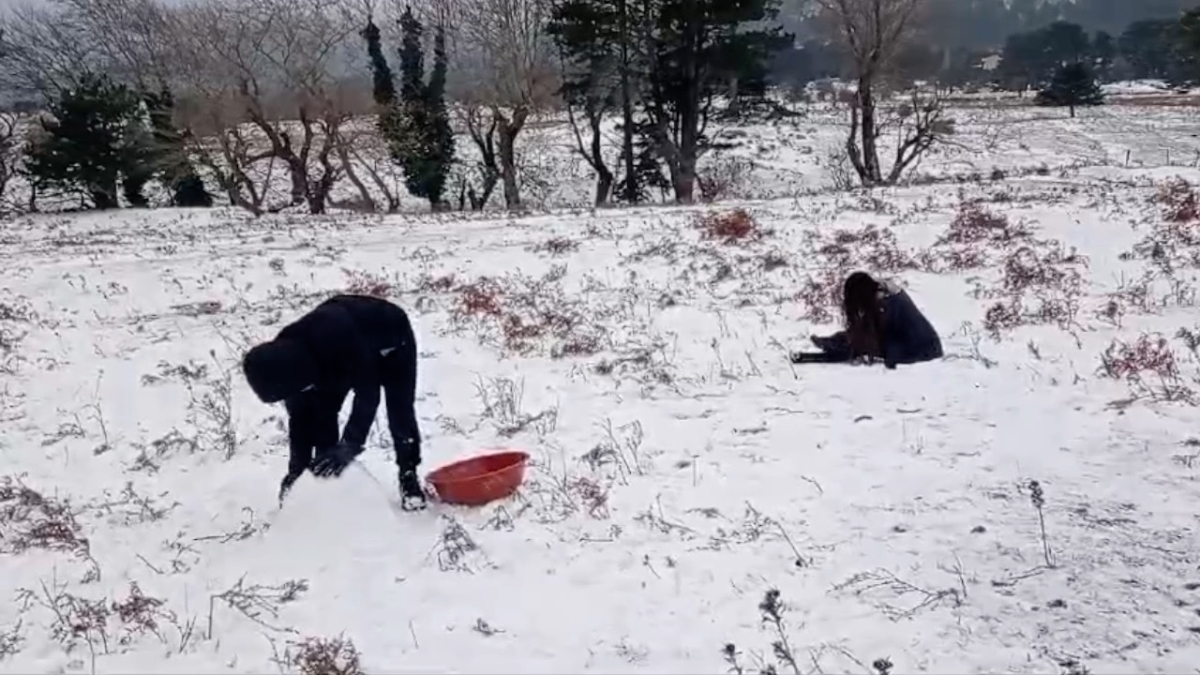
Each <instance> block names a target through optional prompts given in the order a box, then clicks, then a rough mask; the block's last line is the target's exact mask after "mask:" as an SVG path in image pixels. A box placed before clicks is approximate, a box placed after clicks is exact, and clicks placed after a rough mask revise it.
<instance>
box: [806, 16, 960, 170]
mask: <svg viewBox="0 0 1200 675" xmlns="http://www.w3.org/2000/svg"><path fill="white" fill-rule="evenodd" d="M815 2H816V4H817V6H818V8H819V9H820V10H821V12H822V18H823V19H824V20H826V21H828V23H829V25H830V26H831V27H832V29H833V30H834V31H836V33H837V34H838V36H839V37H840V38H841V41H842V42H843V44H844V46H845V48H846V50H847V53H848V55H849V58H850V66H851V70H852V72H853V75H854V78H855V82H856V85H857V87H856V90H855V92H854V94H853V99H852V100H851V102H850V103H851V105H850V133H849V136H848V137H847V139H846V153H847V155H848V156H849V159H850V162H851V164H852V165H853V166H854V170H855V172H856V173H857V174H858V177H859V179H860V180H861V181H862V184H863V185H865V186H867V187H871V186H875V185H890V184H893V183H895V182H896V181H898V180H899V179H900V177H901V176H902V175H903V174H904V172H905V170H907V169H908V168H909V167H910V166H912V165H913V163H914V162H916V161H917V160H918V159H919V158H920V157H921V155H922V154H923V153H924V152H925V151H926V150H928V149H929V147H930V146H931V145H932V144H933V143H934V142H935V141H936V140H937V139H938V137H939V136H940V135H943V134H945V133H948V132H949V130H950V129H949V125H948V122H947V121H946V120H945V119H944V117H943V110H944V109H943V106H942V104H941V101H940V99H938V98H937V97H936V96H935V97H933V98H930V99H921V98H919V97H917V96H915V95H914V98H913V100H912V102H911V104H908V105H904V106H900V107H899V108H896V109H893V110H892V111H891V113H892V118H891V120H890V121H887V122H881V121H880V119H879V108H880V104H879V99H880V94H881V91H884V90H886V88H887V87H886V85H887V78H888V76H889V74H890V73H891V72H892V70H893V69H894V68H895V66H896V63H897V57H898V56H899V54H900V51H901V50H902V49H903V48H904V47H905V45H907V44H909V43H910V42H911V41H912V39H913V38H914V36H915V35H916V32H917V30H918V28H919V25H920V19H921V18H922V15H923V10H924V9H925V8H926V3H927V0H815ZM891 126H894V127H896V128H897V129H898V133H899V134H900V137H899V139H898V143H897V152H896V157H895V159H894V160H893V162H892V166H891V168H890V169H889V170H888V171H887V172H886V173H885V171H884V168H883V166H882V165H881V163H880V160H879V140H880V137H881V136H882V134H883V132H884V131H885V130H886V129H887V128H888V127H891Z"/></svg>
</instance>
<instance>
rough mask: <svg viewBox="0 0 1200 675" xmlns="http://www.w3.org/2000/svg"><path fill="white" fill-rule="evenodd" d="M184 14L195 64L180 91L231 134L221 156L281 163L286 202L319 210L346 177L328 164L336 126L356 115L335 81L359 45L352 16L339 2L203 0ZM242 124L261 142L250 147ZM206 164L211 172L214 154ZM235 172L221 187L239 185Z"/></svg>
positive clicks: (337, 138)
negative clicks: (184, 90)
mask: <svg viewBox="0 0 1200 675" xmlns="http://www.w3.org/2000/svg"><path fill="white" fill-rule="evenodd" d="M182 15H183V16H185V17H186V20H185V25H186V27H187V34H188V36H187V38H186V39H188V40H189V41H190V42H191V45H192V47H191V50H190V57H191V58H193V59H195V63H196V64H197V66H198V67H197V68H195V71H194V75H193V77H192V78H191V80H190V82H189V86H188V87H187V88H188V89H189V90H190V91H192V92H194V93H196V94H198V95H200V97H201V98H202V99H206V100H207V104H206V105H208V106H210V110H209V111H208V112H207V121H208V122H209V123H210V124H211V125H213V126H214V127H215V128H213V129H211V131H213V132H214V133H215V134H216V135H217V136H218V139H221V138H224V139H227V140H228V142H220V143H219V146H220V147H221V148H222V155H223V157H224V159H225V160H226V162H235V163H236V164H237V165H239V166H241V168H242V171H241V173H243V174H245V175H246V176H250V173H249V172H248V171H245V169H246V168H247V167H248V166H250V165H254V164H257V163H260V162H263V161H266V160H277V161H279V162H281V163H282V164H283V165H284V166H286V167H287V174H288V177H289V179H290V188H291V189H290V195H289V196H290V200H289V202H288V203H287V206H295V205H299V204H307V206H308V208H309V211H310V212H312V213H324V212H325V210H326V208H327V206H328V203H329V194H330V191H331V190H332V188H333V186H334V185H335V184H336V183H337V181H338V180H340V178H341V177H342V176H344V175H345V168H344V167H345V165H344V163H342V162H335V161H334V159H335V158H338V157H339V156H340V153H339V151H338V150H337V148H338V144H339V143H345V142H346V141H347V139H346V138H345V137H344V136H342V135H341V134H340V129H341V128H342V126H343V125H344V124H345V122H346V121H347V120H348V119H350V117H351V116H352V114H353V113H354V112H357V110H356V108H357V106H354V105H352V103H351V96H350V94H349V92H348V91H347V90H346V88H344V87H343V86H342V85H341V84H340V83H339V82H340V79H341V78H340V77H339V75H340V74H341V73H340V70H341V69H342V67H343V66H344V65H346V64H348V63H349V62H350V61H349V53H350V51H349V50H350V49H352V48H354V47H357V42H356V40H355V23H354V19H353V17H352V16H351V15H350V14H349V12H348V11H347V10H346V9H345V8H344V7H343V3H341V2H339V1H338V0H206V1H205V2H203V4H195V5H191V6H189V7H187V8H186V9H184V10H183V11H182ZM212 110H218V112H217V113H216V114H214V113H213V112H212ZM243 121H245V122H247V123H249V125H250V126H251V127H252V128H253V129H254V131H255V132H256V134H255V135H257V136H259V137H260V138H261V139H262V145H263V146H264V147H262V148H261V149H259V150H255V149H248V147H249V146H248V139H249V138H250V136H249V135H248V134H247V133H245V132H244V131H243V130H242V129H241V128H240V123H241V122H243ZM193 138H194V139H195V138H197V137H196V135H195V134H194V133H193ZM226 149H229V150H230V151H226ZM202 161H204V160H202ZM204 163H205V164H206V165H209V166H210V169H211V165H212V164H213V162H212V161H204ZM237 173H238V171H236V170H234V169H233V167H232V165H230V166H227V168H226V171H225V178H226V179H229V180H230V182H229V183H228V184H225V185H223V187H225V189H226V192H229V190H230V189H231V187H236V189H237V190H239V191H243V192H245V191H246V184H245V181H243V180H242V179H240V178H238V177H237ZM218 179H219V180H220V177H219V176H218ZM260 192H261V191H260ZM248 195H249V193H248V192H246V193H245V194H244V195H243V196H248ZM249 201H251V202H252V201H253V199H252V198H251V199H249ZM260 208H261V205H260Z"/></svg>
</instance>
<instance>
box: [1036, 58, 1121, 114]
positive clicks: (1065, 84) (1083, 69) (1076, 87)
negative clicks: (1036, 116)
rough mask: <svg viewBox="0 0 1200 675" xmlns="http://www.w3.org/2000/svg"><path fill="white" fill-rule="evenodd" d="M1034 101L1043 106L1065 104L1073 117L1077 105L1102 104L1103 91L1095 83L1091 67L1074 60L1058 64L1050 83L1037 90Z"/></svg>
mask: <svg viewBox="0 0 1200 675" xmlns="http://www.w3.org/2000/svg"><path fill="white" fill-rule="evenodd" d="M1036 103H1037V104H1038V105H1044V106H1067V107H1068V108H1069V109H1070V111H1071V117H1075V108H1076V107H1077V106H1084V105H1088V106H1090V105H1102V104H1103V103H1104V91H1103V90H1102V89H1100V85H1099V84H1097V83H1096V77H1095V75H1093V74H1092V69H1091V68H1089V67H1088V66H1087V64H1085V63H1081V62H1078V61H1076V62H1073V63H1067V64H1064V65H1062V66H1059V68H1058V70H1056V71H1055V72H1054V77H1053V78H1051V80H1050V84H1049V85H1048V86H1047V87H1046V88H1045V89H1042V90H1041V91H1039V92H1038V95H1037V99H1036Z"/></svg>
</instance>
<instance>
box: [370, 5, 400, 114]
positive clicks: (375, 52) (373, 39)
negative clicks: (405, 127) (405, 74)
mask: <svg viewBox="0 0 1200 675" xmlns="http://www.w3.org/2000/svg"><path fill="white" fill-rule="evenodd" d="M362 35H363V38H364V39H366V41H367V58H368V59H370V62H371V80H372V84H373V85H374V87H373V89H372V94H373V95H374V97H375V104H376V105H378V106H381V107H382V106H390V105H394V104H395V103H396V82H395V76H394V75H393V74H392V67H391V66H389V65H388V62H387V57H386V56H384V55H383V40H382V38H381V36H380V33H379V26H376V25H375V19H374V18H372V17H367V27H366V28H364V29H363V32H362Z"/></svg>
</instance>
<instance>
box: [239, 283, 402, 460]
mask: <svg viewBox="0 0 1200 675" xmlns="http://www.w3.org/2000/svg"><path fill="white" fill-rule="evenodd" d="M415 342H416V339H415V336H414V335H413V329H412V324H411V323H410V322H409V318H408V315H407V314H406V313H405V311H404V310H403V309H401V308H400V307H397V306H396V305H394V304H392V303H390V302H388V301H386V300H381V299H379V298H373V297H369V296H363V295H337V296H334V297H332V298H330V299H328V300H326V301H324V302H322V303H321V304H320V305H318V306H317V307H316V308H314V309H313V310H312V311H311V312H309V313H308V314H305V315H304V316H302V317H300V318H299V319H297V320H296V321H295V322H293V323H291V324H289V325H288V326H286V327H284V328H283V330H281V331H279V334H278V335H277V336H276V337H275V339H274V340H272V341H270V342H267V343H264V344H261V345H259V346H257V347H255V348H254V349H251V350H250V351H249V352H248V353H247V354H246V357H245V359H244V361H243V370H244V372H245V374H246V379H247V381H248V382H249V383H250V387H251V389H253V390H254V393H255V394H256V395H257V396H258V398H259V399H261V400H262V401H263V402H264V403H275V402H278V401H285V402H286V403H287V404H288V409H289V410H292V409H303V408H304V407H305V406H302V405H298V404H299V403H301V400H300V399H301V398H303V397H306V396H316V397H319V398H320V399H321V400H322V401H325V402H326V404H328V405H337V406H338V408H339V409H340V407H341V402H342V401H344V400H345V397H346V395H347V394H349V393H350V392H351V391H353V392H354V405H353V407H352V408H351V411H350V418H349V419H348V420H347V422H346V427H345V430H344V431H343V432H342V441H344V442H346V443H348V444H352V445H355V446H359V447H361V446H362V445H363V444H364V443H366V439H367V434H368V433H369V432H370V430H371V425H372V424H373V423H374V421H375V414H376V411H377V409H378V408H379V401H380V388H381V385H383V384H384V383H383V382H382V381H381V376H380V374H381V372H382V370H383V369H381V367H380V364H381V361H382V359H383V357H384V356H386V355H388V354H389V353H391V352H392V351H393V350H397V349H402V350H403V352H405V354H407V355H409V356H408V358H409V359H410V360H411V361H412V363H408V364H403V365H404V367H407V368H413V369H415V368H416V363H415V361H416V350H415ZM397 356H399V355H397ZM333 414H334V419H335V420H336V415H337V410H334V411H333ZM412 431H413V437H416V433H415V431H416V430H412ZM319 449H321V450H323V449H324V448H319Z"/></svg>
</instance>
